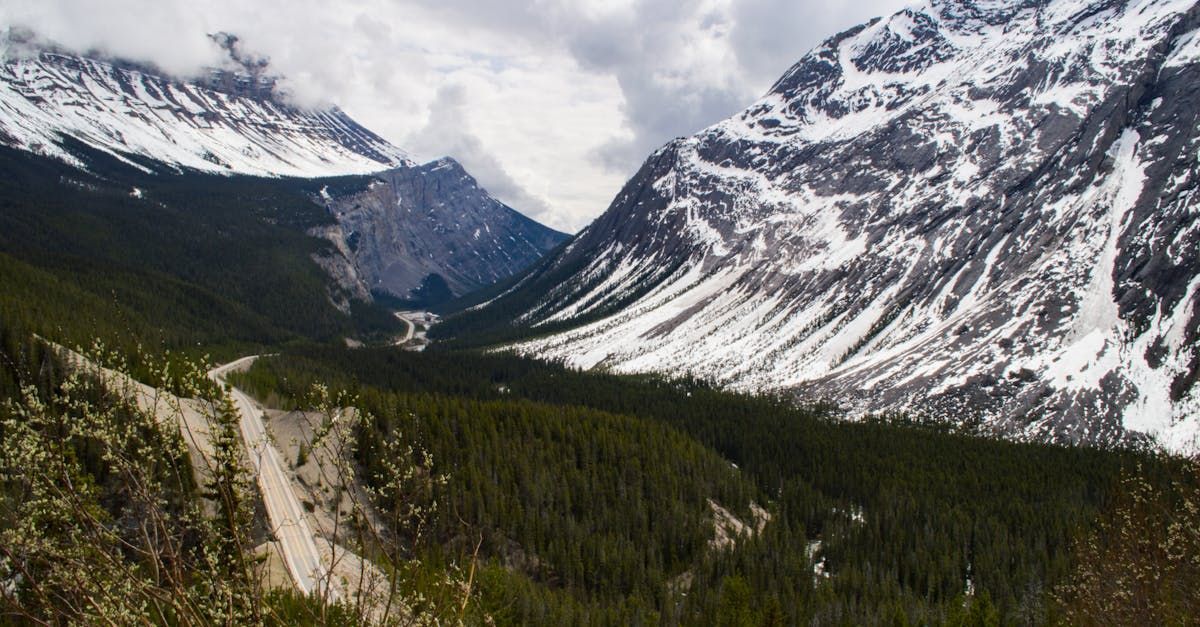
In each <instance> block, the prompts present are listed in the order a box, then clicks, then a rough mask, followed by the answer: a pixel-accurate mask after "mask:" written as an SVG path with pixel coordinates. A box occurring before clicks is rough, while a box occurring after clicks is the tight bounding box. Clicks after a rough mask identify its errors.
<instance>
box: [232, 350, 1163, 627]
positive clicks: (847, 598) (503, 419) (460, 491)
mask: <svg viewBox="0 0 1200 627" xmlns="http://www.w3.org/2000/svg"><path fill="white" fill-rule="evenodd" d="M239 382H240V385H241V386H243V387H244V388H245V389H248V390H252V391H254V393H256V394H258V395H259V396H260V398H263V399H264V400H266V401H267V402H268V403H270V404H278V405H284V406H287V405H296V406H303V405H304V404H305V400H304V391H305V390H306V389H308V387H309V385H310V384H312V383H315V382H324V383H328V384H330V385H333V386H336V387H341V388H344V389H347V390H350V391H352V392H354V393H356V394H357V395H358V396H359V398H360V400H361V402H362V403H363V405H364V406H365V407H366V408H367V409H368V410H370V411H371V412H372V413H373V415H375V416H376V422H375V423H374V424H375V428H374V429H371V430H366V431H364V432H363V433H362V434H360V439H361V445H362V446H361V449H360V455H361V462H362V463H363V464H364V466H365V467H366V468H368V469H371V468H372V467H373V465H374V464H375V460H374V457H373V454H372V451H374V450H375V448H376V447H377V446H378V444H377V442H378V441H379V439H381V438H385V437H387V435H388V434H389V433H392V432H393V431H399V432H403V433H406V434H410V435H411V437H414V438H416V439H417V440H419V441H420V443H421V444H422V445H423V446H425V447H427V448H428V449H429V450H430V451H431V452H433V453H434V458H435V460H436V462H435V463H436V464H438V468H439V469H440V470H441V471H443V472H445V473H446V474H447V475H448V476H449V477H450V479H449V482H448V483H447V484H446V486H445V487H444V492H443V493H442V494H441V495H440V496H441V500H442V501H443V502H444V503H445V505H446V506H447V507H448V508H449V510H448V512H443V513H444V514H447V516H446V517H445V518H444V519H443V520H442V521H441V523H440V525H439V528H438V533H437V534H436V535H434V536H431V537H430V538H429V540H428V542H429V544H428V546H427V547H426V548H425V550H426V551H429V552H442V557H443V558H445V559H456V558H457V559H462V558H463V556H464V555H465V551H467V550H468V549H469V548H471V546H473V543H472V542H471V539H472V538H474V537H475V536H476V534H478V535H480V536H481V537H483V538H484V539H485V543H484V548H485V550H486V554H487V555H488V556H489V558H490V564H491V568H490V570H489V571H488V572H489V574H490V576H489V577H487V578H485V579H484V583H485V589H484V591H483V595H484V598H485V599H486V605H485V607H486V609H487V610H489V611H490V612H492V613H493V614H494V615H495V616H497V617H502V618H504V619H505V622H509V623H511V624H522V623H540V624H563V623H567V624H571V623H580V624H611V623H614V622H632V623H637V622H641V623H645V624H653V623H658V622H669V623H685V624H688V623H707V622H710V621H712V620H714V618H715V617H726V618H729V619H730V621H731V624H761V623H766V624H800V623H809V622H814V621H815V622H816V623H818V624H880V623H889V624H893V623H894V624H999V623H1003V624H1041V623H1045V622H1053V621H1054V620H1055V617H1056V614H1055V611H1056V610H1055V608H1056V604H1055V602H1054V599H1053V597H1052V593H1053V591H1054V589H1055V587H1056V586H1058V585H1059V584H1061V583H1062V582H1063V581H1064V580H1065V578H1066V577H1067V575H1068V574H1069V572H1070V570H1071V567H1072V547H1073V542H1074V540H1075V538H1077V537H1079V534H1081V533H1084V532H1085V531H1086V530H1087V529H1088V528H1090V525H1091V524H1093V521H1094V520H1095V517H1096V515H1097V512H1099V511H1101V510H1103V509H1104V508H1105V507H1106V506H1107V505H1108V503H1109V501H1110V499H1112V498H1113V495H1114V488H1115V487H1116V486H1117V485H1118V481H1119V479H1120V477H1121V476H1122V472H1123V471H1129V470H1131V469H1133V468H1134V467H1135V466H1139V465H1140V466H1141V468H1142V469H1143V472H1148V473H1149V475H1150V476H1152V477H1155V478H1156V480H1165V478H1166V477H1167V476H1169V475H1171V474H1172V473H1173V472H1175V469H1174V468H1173V466H1172V464H1171V463H1170V462H1164V461H1156V460H1154V459H1152V458H1150V457H1146V456H1143V455H1140V454H1136V453H1132V452H1115V451H1100V450H1094V449H1072V448H1062V447H1055V446H1047V445H1037V444H1016V443H1011V442H1004V441H997V440H991V439H984V438H979V437H974V436H972V435H969V434H957V433H949V432H946V431H945V430H941V429H935V428H928V427H922V426H919V425H918V426H913V425H903V426H900V425H894V424H889V423H885V422H868V423H859V424H847V423H843V422H837V421H835V420H832V419H830V417H829V416H828V410H827V409H825V408H821V407H810V408H797V407H795V406H794V405H792V404H791V403H788V402H785V401H783V400H780V399H771V398H757V397H750V396H743V395H737V394H731V393H726V392H721V391H718V390H715V389H712V388H711V387H709V386H707V385H704V384H703V383H701V382H696V381H673V380H668V379H663V378H659V377H652V376H643V377H628V376H615V375H608V374H601V373H582V372H576V371H572V370H570V369H566V368H563V367H560V366H556V365H552V364H545V363H540V362H536V361H532V360H528V359H524V358H520V357H516V356H511V355H504V354H478V353H461V352H457V353H455V352H443V353H438V352H434V353H428V354H419V353H406V352H400V351H395V350H382V349H364V350H357V351H348V350H343V349H337V348H312V349H307V350H300V351H297V352H293V353H288V354H286V355H283V356H279V357H274V358H270V359H264V360H260V361H259V362H258V363H257V364H256V365H255V367H254V368H253V369H252V370H251V371H249V372H248V373H246V374H244V375H242V376H241V377H240V379H239ZM714 453H715V454H718V455H719V456H720V457H719V458H718V457H717V455H714ZM722 460H724V461H722ZM710 498H711V499H713V500H714V501H715V502H717V503H719V504H722V505H723V506H725V507H726V508H728V509H729V510H731V511H732V512H734V513H735V515H736V516H738V517H739V518H741V519H742V520H744V521H750V520H751V514H750V512H749V509H748V508H749V506H750V503H756V504H761V505H762V506H763V507H765V508H766V510H767V511H768V512H769V513H770V516H771V519H770V522H769V523H768V524H766V525H765V526H764V528H763V531H762V532H761V533H759V534H748V535H747V537H745V538H743V539H741V540H740V541H738V542H736V543H735V544H734V545H732V546H731V547H727V548H720V549H718V548H713V547H708V546H707V544H706V538H711V537H712V528H711V525H712V520H713V513H712V510H711V509H709V508H707V507H706V502H707V499H710ZM635 617H640V618H637V619H635ZM722 620H723V619H722Z"/></svg>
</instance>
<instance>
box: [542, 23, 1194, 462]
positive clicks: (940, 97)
mask: <svg viewBox="0 0 1200 627" xmlns="http://www.w3.org/2000/svg"><path fill="white" fill-rule="evenodd" d="M1198 27H1200V8H1198V6H1197V3H1196V2H1195V0H1186V1H1184V0H1129V1H1121V0H1101V1H1086V0H1024V1H1019V0H992V1H986V2H985V1H982V0H978V1H970V0H932V1H930V2H926V3H925V4H923V5H919V6H916V7H914V8H911V9H908V10H905V11H902V12H900V13H898V14H896V15H894V16H892V17H890V18H886V19H880V20H876V21H873V22H871V23H869V24H866V25H863V26H860V27H857V28H854V29H851V30H849V31H846V32H844V33H842V34H840V35H837V36H835V37H833V38H832V39H830V40H828V41H827V42H825V43H824V44H823V45H821V46H820V47H818V48H816V49H815V50H813V51H812V52H810V53H809V54H808V55H806V56H805V57H804V58H803V59H802V60H801V61H800V62H799V63H797V64H796V65H795V66H794V67H792V68H791V69H790V70H789V71H788V72H787V74H785V75H784V76H783V78H781V79H780V80H779V82H778V83H777V84H776V85H775V86H774V87H773V88H772V89H771V90H770V92H769V93H768V94H767V95H766V96H765V97H763V98H762V99H761V100H760V101H758V102H757V103H755V104H754V105H752V106H751V107H749V108H748V109H747V110H746V111H744V112H743V113H741V114H740V115H738V116H736V117H734V118H732V119H729V120H727V121H725V122H722V123H720V124H717V125H716V126H713V127H711V128H709V129H706V130H705V131H703V132H701V133H699V134H697V135H695V136H693V137H689V138H685V139H680V140H676V141H674V142H672V143H670V144H669V145H667V146H666V147H664V148H663V149H661V150H660V151H658V152H657V153H655V154H654V155H653V156H651V157H650V159H649V160H648V161H647V162H646V164H645V165H644V166H643V168H642V169H641V171H640V172H639V173H638V174H637V175H636V177H635V178H634V179H633V180H631V181H630V182H629V183H628V184H627V185H626V187H625V188H624V189H623V190H622V192H621V193H620V194H619V195H618V197H617V198H616V200H615V201H614V202H613V204H612V206H611V207H610V208H609V210H608V211H607V212H606V213H605V214H604V215H603V216H602V217H601V218H600V219H598V220H597V221H596V222H595V223H594V224H592V225H591V226H590V227H588V228H587V229H586V230H585V231H584V232H583V233H581V234H580V236H579V237H578V238H577V239H576V240H575V241H574V242H572V243H571V245H569V246H568V247H567V248H566V249H564V251H563V252H562V253H561V254H560V256H559V257H558V258H557V259H555V260H554V261H553V263H550V264H547V265H545V266H544V269H542V270H539V272H541V273H543V274H548V273H552V272H553V271H554V269H555V268H564V267H576V266H577V267H578V268H579V270H578V271H577V272H575V274H574V276H573V278H572V279H571V280H569V281H567V282H565V283H563V284H562V285H560V286H557V287H549V286H542V287H545V288H548V291H547V293H546V295H545V296H544V297H543V298H542V299H541V300H540V302H539V304H538V305H537V306H536V307H534V308H533V309H531V310H529V311H528V312H527V313H526V314H525V316H524V317H523V318H522V319H521V320H522V321H523V322H525V323H527V324H534V325H537V324H545V323H548V322H561V321H564V320H571V319H572V318H579V317H581V316H584V317H587V318H586V319H587V320H588V322H587V324H584V325H583V326H580V327H578V328H575V329H574V330H571V331H568V332H563V333H558V334H555V335H553V336H551V337H549V338H545V339H540V340H537V341H531V342H528V343H525V344H523V345H521V347H520V348H521V349H522V350H524V351H526V352H530V353H535V354H539V355H543V356H547V357H555V358H564V359H566V360H567V361H569V362H570V363H573V364H575V365H578V366H581V367H595V366H602V367H607V368H611V369H613V370H617V371H649V370H653V371H665V372H670V373H691V374H695V375H699V376H704V377H708V378H710V379H713V380H716V381H718V382H720V383H723V384H726V385H728V386H730V387H734V388H738V389H752V390H799V391H801V392H802V393H804V394H805V395H809V396H819V397H826V398H833V399H836V400H838V401H840V402H841V403H842V404H843V405H844V406H846V407H848V408H850V409H852V410H853V411H854V412H866V411H884V410H905V411H909V412H914V413H919V414H924V415H927V416H929V417H932V418H936V419H942V420H947V421H955V422H970V423H976V422H977V423H980V424H981V425H982V426H983V427H985V428H987V429H992V430H994V431H996V432H999V433H1003V434H1006V435H1008V436H1010V437H1014V438H1020V439H1038V440H1052V441H1065V442H1083V443H1093V444H1108V443H1117V442H1129V441H1131V440H1136V439H1141V438H1142V437H1143V436H1147V435H1148V436H1153V437H1155V438H1157V439H1158V440H1159V441H1160V442H1162V443H1163V444H1165V445H1166V446H1168V447H1171V448H1175V449H1181V448H1186V447H1188V446H1189V445H1190V442H1191V441H1193V440H1194V438H1195V436H1196V433H1197V432H1198V427H1197V422H1198V420H1200V397H1198V390H1197V387H1198V386H1197V385H1196V379H1197V372H1198V370H1200V350H1198V348H1197V344H1198V335H1200V329H1198V326H1200V316H1198V315H1196V314H1197V313H1198V309H1200V293H1198V291H1197V287H1198V286H1200V260H1198V259H1197V255H1198V254H1200V223H1198V222H1197V215H1198V213H1200V198H1198V197H1197V194H1196V190H1197V183H1198V170H1200V166H1198V163H1197V159H1198V157H1200V124H1198V120H1197V102H1200V94H1198V93H1197V92H1198V90H1200V34H1198V31H1197V28H1198ZM522 285H523V286H536V285H538V280H537V276H530V277H526V280H525V281H523V283H522ZM597 314H600V315H599V316H598V318H599V319H596V318H597Z"/></svg>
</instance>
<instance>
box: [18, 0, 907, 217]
mask: <svg viewBox="0 0 1200 627" xmlns="http://www.w3.org/2000/svg"><path fill="white" fill-rule="evenodd" d="M910 3H911V0H591V1H575V2H572V1H569V0H511V1H506V0H339V1H337V2H328V1H326V0H3V1H0V25H20V26H24V27H27V28H31V29H33V30H35V31H36V32H38V33H39V34H40V35H41V36H42V37H45V38H48V39H51V40H54V41H56V42H58V43H60V44H62V45H64V46H68V47H72V48H77V49H91V48H95V49H101V50H104V51H105V52H107V53H109V54H113V55H117V56H122V57H127V58H131V59H134V60H141V61H152V62H154V63H156V64H157V65H158V66H159V67H162V68H163V69H165V70H168V71H171V72H174V73H176V74H180V75H188V74H193V73H197V72H199V70H200V69H201V68H203V67H205V66H208V65H213V64H215V63H216V62H217V60H218V58H217V56H216V55H217V51H216V50H215V49H214V47H213V46H212V45H211V42H210V41H209V40H208V38H207V37H206V33H211V32H219V31H224V32H230V33H235V34H237V35H238V36H239V37H240V38H241V40H242V42H243V44H244V47H245V48H246V49H247V50H249V51H252V52H255V53H258V54H261V55H264V56H267V57H269V58H270V60H271V66H272V67H273V68H274V69H275V71H276V72H278V73H279V74H282V75H284V76H286V77H287V86H288V88H289V89H290V91H291V92H292V93H293V95H294V98H295V99H297V101H299V102H300V103H302V104H324V103H335V104H337V105H338V106H341V107H342V108H343V109H345V110H346V111H347V112H348V113H349V114H350V115H351V116H353V117H354V118H355V119H357V120H358V121H359V122H361V123H363V124H364V125H366V126H367V127H369V128H371V129H372V130H374V131H376V132H378V133H380V134H381V135H383V136H384V137H386V138H388V139H390V140H392V141H393V142H394V143H396V144H397V145H399V146H401V147H402V148H405V149H406V150H408V151H409V152H410V153H412V155H413V156H414V157H415V158H417V159H421V160H424V159H432V158H435V157H438V156H441V155H445V154H449V155H451V156H453V157H455V158H457V159H458V160H459V161H461V162H462V163H463V164H464V165H465V166H466V168H467V169H468V170H469V171H470V172H471V173H473V174H474V175H475V176H476V178H478V179H479V180H480V182H481V183H482V184H483V185H484V187H486V188H487V189H488V190H489V191H490V192H492V193H493V194H495V195H496V196H498V197H500V198H501V199H503V200H505V201H506V202H508V203H509V204H511V205H513V206H514V207H515V208H517V209H519V210H521V211H523V212H525V213H526V214H529V215H531V216H533V217H534V218H536V219H538V220H541V221H543V222H545V223H547V224H549V225H550V226H553V227H556V228H559V229H562V230H565V231H575V230H578V229H579V228H582V227H583V226H584V225H585V224H587V222H588V221H590V220H591V219H592V218H594V217H596V216H597V215H599V214H600V213H601V212H602V211H603V210H604V209H605V208H606V207H607V206H608V203H609V202H610V201H611V200H612V197H613V196H614V195H615V194H616V193H617V191H618V190H619V188H620V186H621V185H622V184H623V183H624V182H625V180H626V179H627V178H628V177H629V175H630V174H632V173H633V172H634V171H635V170H636V169H637V167H638V166H639V165H640V164H641V161H642V160H643V159H644V158H645V157H646V156H647V155H648V154H649V153H650V152H651V151H653V150H654V149H655V148H657V147H658V146H660V145H662V144H663V143H665V142H666V141H668V140H670V139H671V138H673V137H677V136H680V135H688V134H691V133H694V132H696V131H697V130H699V129H701V128H704V127H705V126H708V125H710V124H713V123H715V122H717V121H720V120H721V119H723V118H725V117H727V116H729V115H731V114H733V113H735V112H737V111H739V110H741V109H742V108H744V107H746V106H747V105H748V104H750V103H751V102H753V101H754V99H756V98H757V97H758V96H760V95H762V94H763V93H764V92H765V91H766V90H767V88H769V87H770V85H771V83H773V82H774V81H775V79H776V78H778V77H779V75H780V74H782V73H783V71H784V70H786V69H787V68H788V67H789V66H790V65H791V64H792V63H793V62H794V61H796V60H797V59H798V58H799V57H800V56H801V55H803V53H804V52H805V51H806V50H808V49H809V48H811V47H812V46H814V45H816V44H817V43H819V42H820V41H821V40H822V39H824V38H825V37H827V36H829V35H831V34H833V33H835V32H837V31H839V30H841V29H844V28H846V27H849V26H852V25H854V24H856V23H859V22H862V21H864V20H866V19H869V18H871V17H874V16H876V15H883V14H887V13H891V12H893V11H895V10H897V9H899V8H901V7H903V6H905V5H907V4H910Z"/></svg>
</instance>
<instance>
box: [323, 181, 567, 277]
mask: <svg viewBox="0 0 1200 627" xmlns="http://www.w3.org/2000/svg"><path fill="white" fill-rule="evenodd" d="M322 196H323V198H322V202H324V204H325V206H326V207H327V208H328V209H329V211H330V213H332V214H333V216H334V217H335V218H336V219H337V221H338V227H337V228H336V231H337V232H336V233H323V234H322V235H324V236H325V237H328V238H330V239H331V240H334V241H335V243H336V242H342V243H343V245H344V247H345V249H346V252H347V257H348V258H349V259H350V260H351V262H352V263H353V266H354V268H355V269H356V273H357V277H358V279H359V280H361V282H362V285H363V287H365V288H366V289H368V290H380V291H384V292H388V293H391V294H393V295H395V296H399V297H402V298H409V297H413V296H414V294H413V292H414V291H415V290H417V289H418V288H419V287H420V286H421V285H422V284H423V283H424V282H425V281H426V280H427V279H429V278H430V277H431V275H437V276H440V277H441V279H442V280H444V281H445V282H446V285H447V286H449V289H450V291H451V292H453V293H454V294H456V295H461V294H465V293H467V292H469V291H472V290H474V289H478V288H480V287H484V286H486V285H491V284H492V283H495V282H497V281H499V280H502V279H506V278H508V277H510V276H512V275H514V274H516V273H518V272H520V271H522V270H524V269H525V268H527V267H529V266H530V265H531V264H532V263H533V262H535V261H537V260H538V259H540V258H541V257H542V256H543V255H545V254H546V253H547V252H549V251H550V250H552V249H553V248H554V247H555V246H557V245H559V244H560V243H562V242H563V240H565V239H566V238H567V236H566V235H564V234H562V233H559V232H557V231H554V230H552V229H550V228H547V227H545V226H542V225H541V224H539V223H537V222H534V221H533V220H530V219H529V218H527V217H525V216H523V215H521V214H520V213H518V212H517V211H515V210H514V209H512V208H511V207H509V206H508V205H505V204H504V203H502V202H500V201H498V200H496V199H495V198H492V197H491V196H490V195H488V193H487V192H486V191H485V190H484V189H483V188H481V187H479V185H478V183H476V181H475V179H474V178H472V177H471V175H469V174H467V172H466V171H465V170H463V168H462V166H461V165H459V164H458V162H456V161H454V160H453V159H449V158H443V159H439V160H437V161H432V162H430V163H426V164H424V165H419V166H415V165H414V166H411V167H401V168H396V169H393V170H389V171H387V172H381V173H379V174H377V175H375V180H373V181H372V182H371V183H370V184H369V185H368V187H367V189H366V190H364V191H361V192H359V193H355V194H350V195H346V196H332V195H330V193H329V192H328V190H325V191H324V192H323V194H322Z"/></svg>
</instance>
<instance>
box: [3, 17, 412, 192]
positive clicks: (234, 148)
mask: <svg viewBox="0 0 1200 627" xmlns="http://www.w3.org/2000/svg"><path fill="white" fill-rule="evenodd" d="M0 46H3V49H0V59H2V60H3V63H2V64H0V143H3V144H5V145H9V146H14V147H18V148H23V149H26V150H31V151H33V152H36V153H40V154H44V155H48V156H53V157H56V158H59V159H62V160H66V161H68V162H72V163H77V162H78V158H77V157H76V156H75V155H73V154H72V153H71V152H70V151H68V150H66V149H65V148H64V147H63V146H62V139H63V138H64V137H67V138H72V139H75V140H78V141H80V142H82V143H84V144H86V145H88V146H91V147H93V148H96V149H98V150H102V151H104V152H107V153H110V154H112V155H114V156H117V157H119V158H125V157H126V156H128V155H136V156H141V157H145V158H148V159H151V160H154V161H157V162H161V163H166V164H170V165H173V166H177V167H181V168H191V169H194V170H200V171H207V172H223V173H230V174H251V175H260V176H301V177H316V176H331V175H336V174H362V173H368V172H375V171H379V170H382V169H385V168H388V167H392V166H396V165H402V164H410V163H411V162H410V161H409V160H408V159H407V157H406V156H405V154H404V152H403V151H401V150H400V149H398V148H396V147H395V146H393V145H391V144H390V143H388V142H387V141H386V140H384V139H383V138H381V137H379V136H378V135H375V134H374V133H372V132H371V131H369V130H367V129H365V128H363V127H362V126H360V125H359V124H358V123H356V122H355V121H354V120H352V119H350V117H349V116H347V115H346V114H345V113H343V112H342V111H341V110H339V109H337V108H329V109H324V110H305V109H301V108H298V107H295V106H293V105H291V104H288V103H287V102H286V101H285V100H284V99H281V98H279V97H277V96H276V94H275V93H274V87H275V80H274V79H273V78H272V77H270V76H269V75H266V74H265V72H263V70H264V69H265V68H263V67H259V66H253V65H249V64H246V65H244V66H242V67H238V66H237V65H235V68H234V69H213V70H211V71H210V72H209V74H208V75H207V76H206V77H204V78H202V79H199V80H194V81H183V80H179V79H176V78H173V77H169V76H166V75H164V74H162V73H159V72H156V71H155V70H153V69H151V68H148V67H143V66H140V65H136V64H130V63H126V62H122V61H118V60H112V59H103V58H96V57H91V56H84V55H79V54H73V53H69V52H65V51H61V50H57V49H54V48H48V47H44V46H40V45H35V44H29V43H27V42H24V41H19V40H16V39H14V38H13V37H12V36H11V35H8V36H4V37H2V38H0ZM80 165H82V164H80Z"/></svg>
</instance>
